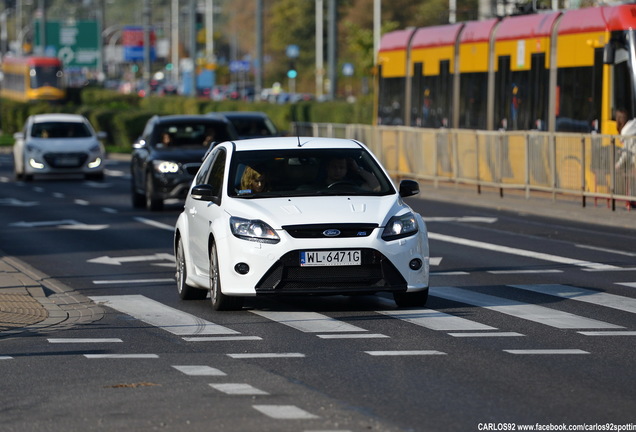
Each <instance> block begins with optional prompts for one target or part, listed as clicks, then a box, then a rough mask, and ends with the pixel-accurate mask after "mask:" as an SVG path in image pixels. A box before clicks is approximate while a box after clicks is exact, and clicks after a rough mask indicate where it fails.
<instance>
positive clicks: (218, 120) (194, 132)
mask: <svg viewBox="0 0 636 432" xmlns="http://www.w3.org/2000/svg"><path fill="white" fill-rule="evenodd" d="M234 139H237V133H236V130H235V129H234V127H233V126H232V124H231V123H230V122H229V121H228V120H227V119H226V118H225V117H223V116H214V115H170V116H154V117H152V118H151V119H150V120H148V123H146V127H145V128H144V131H143V133H142V135H141V136H140V137H139V138H138V139H137V141H136V142H135V143H134V144H133V153H132V159H131V174H132V189H131V192H132V205H133V207H137V208H141V207H147V208H148V209H150V210H161V209H163V203H164V200H166V199H168V198H178V199H184V198H185V196H186V194H187V192H188V189H189V187H190V183H191V182H192V179H193V178H194V175H195V174H196V172H197V170H198V169H199V167H200V166H201V163H202V159H203V156H204V155H205V153H206V152H207V151H208V150H209V149H210V147H211V146H214V143H216V142H222V141H228V140H234Z"/></svg>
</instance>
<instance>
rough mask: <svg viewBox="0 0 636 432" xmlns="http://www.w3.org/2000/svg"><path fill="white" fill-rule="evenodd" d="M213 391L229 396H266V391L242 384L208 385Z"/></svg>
mask: <svg viewBox="0 0 636 432" xmlns="http://www.w3.org/2000/svg"><path fill="white" fill-rule="evenodd" d="M210 387H212V388H213V389H215V390H218V391H220V392H223V393H225V394H229V395H251V396H259V395H268V394H269V393H267V392H266V391H263V390H261V389H257V388H256V387H254V386H252V385H249V384H243V383H222V384H210Z"/></svg>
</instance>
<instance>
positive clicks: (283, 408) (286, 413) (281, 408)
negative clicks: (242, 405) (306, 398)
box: [252, 405, 319, 420]
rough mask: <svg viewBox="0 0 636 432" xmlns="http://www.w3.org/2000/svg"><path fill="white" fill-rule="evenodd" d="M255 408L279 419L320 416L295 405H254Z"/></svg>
mask: <svg viewBox="0 0 636 432" xmlns="http://www.w3.org/2000/svg"><path fill="white" fill-rule="evenodd" d="M252 406H253V408H254V409H255V410H257V411H259V412H261V413H263V414H265V415H266V416H267V417H271V418H273V419H277V420H310V419H315V418H319V417H318V416H317V415H314V414H311V413H309V412H307V411H305V410H303V409H300V408H298V407H297V406H294V405H252Z"/></svg>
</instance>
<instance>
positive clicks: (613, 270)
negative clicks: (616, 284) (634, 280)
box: [582, 267, 636, 272]
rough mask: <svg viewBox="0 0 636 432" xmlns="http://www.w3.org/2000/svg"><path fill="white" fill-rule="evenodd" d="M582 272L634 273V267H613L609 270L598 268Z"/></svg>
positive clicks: (586, 269) (635, 268)
mask: <svg viewBox="0 0 636 432" xmlns="http://www.w3.org/2000/svg"><path fill="white" fill-rule="evenodd" d="M582 270H583V271H586V272H600V271H612V272H624V271H627V272H629V271H636V267H615V268H609V269H606V268H598V269H595V268H584V269H582Z"/></svg>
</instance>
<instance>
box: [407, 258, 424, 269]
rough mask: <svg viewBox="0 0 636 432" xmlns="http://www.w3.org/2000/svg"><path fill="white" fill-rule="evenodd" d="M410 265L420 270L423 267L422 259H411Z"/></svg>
mask: <svg viewBox="0 0 636 432" xmlns="http://www.w3.org/2000/svg"><path fill="white" fill-rule="evenodd" d="M409 267H410V268H411V270H419V269H421V268H422V260H421V259H419V258H415V259H412V260H411V261H409Z"/></svg>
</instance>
